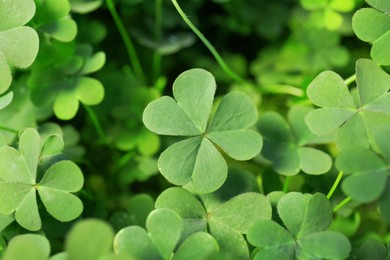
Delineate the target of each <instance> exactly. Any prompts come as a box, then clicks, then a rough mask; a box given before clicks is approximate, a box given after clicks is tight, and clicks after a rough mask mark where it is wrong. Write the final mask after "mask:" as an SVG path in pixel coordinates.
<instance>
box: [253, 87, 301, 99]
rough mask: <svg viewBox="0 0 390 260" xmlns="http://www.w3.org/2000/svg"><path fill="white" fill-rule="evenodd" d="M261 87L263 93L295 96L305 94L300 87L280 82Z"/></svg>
mask: <svg viewBox="0 0 390 260" xmlns="http://www.w3.org/2000/svg"><path fill="white" fill-rule="evenodd" d="M261 89H262V90H263V92H264V93H272V94H289V95H292V96H296V97H303V96H304V95H305V92H304V91H303V90H302V89H300V88H297V87H293V86H289V85H282V84H275V85H271V86H263V87H262V88H261Z"/></svg>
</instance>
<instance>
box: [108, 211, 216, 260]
mask: <svg viewBox="0 0 390 260" xmlns="http://www.w3.org/2000/svg"><path fill="white" fill-rule="evenodd" d="M183 223H184V222H183V220H182V218H181V217H180V216H179V215H178V214H177V213H176V212H175V211H173V210H170V209H156V210H154V211H152V212H151V213H150V214H149V216H148V218H147V220H146V229H147V231H146V230H145V229H143V228H141V227H139V226H129V227H126V228H123V229H121V230H120V231H119V232H118V233H117V235H116V236H115V240H114V251H115V252H116V253H117V254H119V255H128V256H131V257H133V258H134V259H175V260H178V259H186V258H185V257H188V256H191V255H193V253H194V252H196V254H199V255H197V256H195V258H194V259H202V256H203V257H204V256H207V255H209V254H211V253H213V252H218V249H219V247H218V243H217V242H216V241H215V239H214V238H213V237H212V236H210V235H209V234H207V233H205V232H197V233H195V234H193V235H191V236H189V237H188V238H186V239H185V240H184V241H182V243H180V238H181V234H182V230H183ZM167 234H169V236H167ZM191 259H193V258H191Z"/></svg>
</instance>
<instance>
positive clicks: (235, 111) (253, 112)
mask: <svg viewBox="0 0 390 260" xmlns="http://www.w3.org/2000/svg"><path fill="white" fill-rule="evenodd" d="M257 119H258V115H257V109H256V106H255V104H254V103H253V101H252V100H251V98H250V97H249V96H248V95H246V94H244V93H242V92H229V93H228V94H227V95H225V96H224V97H223V98H222V100H221V103H220V104H219V106H218V108H217V111H216V112H215V115H214V118H213V119H212V121H211V124H210V127H209V129H208V132H219V131H226V130H238V129H245V128H249V127H251V126H253V125H254V124H255V123H256V121H257Z"/></svg>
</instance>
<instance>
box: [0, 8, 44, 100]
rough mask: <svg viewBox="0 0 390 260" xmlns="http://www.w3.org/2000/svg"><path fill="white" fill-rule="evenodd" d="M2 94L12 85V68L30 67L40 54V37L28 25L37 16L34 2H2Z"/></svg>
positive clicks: (0, 65)
mask: <svg viewBox="0 0 390 260" xmlns="http://www.w3.org/2000/svg"><path fill="white" fill-rule="evenodd" d="M0 10H1V11H0V24H1V26H0V37H1V39H2V40H1V43H0V74H1V81H0V94H3V93H4V92H5V91H6V90H7V89H8V88H9V86H10V85H11V82H12V74H11V68H10V66H15V67H17V68H22V69H24V68H27V67H29V66H30V65H31V64H32V63H33V62H34V60H35V57H36V56H37V53H38V45H39V38H38V34H37V33H36V31H35V30H34V29H32V28H31V27H29V26H24V25H25V24H26V23H27V22H28V21H30V20H31V18H32V17H33V16H34V13H35V4H34V1H33V0H28V1H24V0H15V1H13V0H12V1H11V0H7V1H2V2H1V3H0Z"/></svg>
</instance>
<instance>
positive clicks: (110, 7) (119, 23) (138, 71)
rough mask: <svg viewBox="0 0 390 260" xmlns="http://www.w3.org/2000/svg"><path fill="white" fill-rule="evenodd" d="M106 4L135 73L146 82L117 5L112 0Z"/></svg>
mask: <svg viewBox="0 0 390 260" xmlns="http://www.w3.org/2000/svg"><path fill="white" fill-rule="evenodd" d="M106 4H107V7H108V10H109V11H110V13H111V16H112V18H113V19H114V22H115V25H116V27H117V29H118V31H119V34H120V35H121V37H122V40H123V42H124V44H125V47H126V50H127V55H128V56H129V59H130V63H131V65H132V66H133V69H134V72H135V73H136V75H137V76H138V78H139V79H140V80H141V81H142V82H145V74H144V72H143V70H142V67H141V63H140V61H139V59H138V56H137V52H136V51H135V48H134V44H133V42H132V41H131V38H130V36H129V34H128V32H127V30H126V28H125V25H124V24H123V22H122V20H121V18H120V16H119V14H118V12H117V11H116V9H115V5H114V3H113V1H112V0H106Z"/></svg>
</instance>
